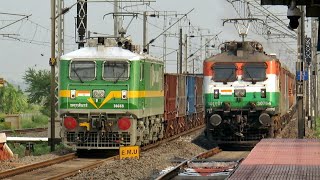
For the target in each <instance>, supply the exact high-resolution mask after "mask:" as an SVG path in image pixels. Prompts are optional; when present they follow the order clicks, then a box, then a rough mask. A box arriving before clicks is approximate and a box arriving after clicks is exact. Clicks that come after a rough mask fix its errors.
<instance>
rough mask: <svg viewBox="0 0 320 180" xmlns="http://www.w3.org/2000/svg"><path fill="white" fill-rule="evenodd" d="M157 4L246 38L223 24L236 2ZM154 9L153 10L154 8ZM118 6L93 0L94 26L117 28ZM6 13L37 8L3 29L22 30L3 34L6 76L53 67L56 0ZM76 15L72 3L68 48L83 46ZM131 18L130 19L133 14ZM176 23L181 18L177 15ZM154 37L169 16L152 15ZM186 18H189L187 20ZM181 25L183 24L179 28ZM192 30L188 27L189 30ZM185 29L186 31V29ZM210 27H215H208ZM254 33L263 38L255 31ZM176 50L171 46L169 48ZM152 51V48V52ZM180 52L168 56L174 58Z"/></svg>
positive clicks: (136, 32) (138, 38)
mask: <svg viewBox="0 0 320 180" xmlns="http://www.w3.org/2000/svg"><path fill="white" fill-rule="evenodd" d="M74 2H76V1H75V0H65V6H66V7H67V6H70V5H72V4H73V3H74ZM134 4H135V3H127V4H123V6H124V5H127V6H128V5H134ZM151 7H152V8H154V9H155V10H158V11H176V12H177V13H186V12H188V11H190V10H191V9H192V8H194V10H193V11H192V12H191V13H190V14H189V15H188V18H189V19H191V24H192V25H193V26H195V27H201V28H202V29H205V30H204V31H203V34H207V33H210V34H216V33H219V32H220V31H222V33H221V34H220V35H219V39H220V40H223V41H224V40H240V38H239V37H238V34H237V31H236V29H235V27H234V26H233V25H231V24H226V25H225V26H222V19H225V18H235V17H236V13H235V11H234V10H233V8H232V6H231V5H230V4H229V3H228V2H227V1H226V0H198V1H195V0H157V2H153V3H151ZM145 9H146V8H145V6H140V7H139V8H138V7H137V6H133V7H128V8H127V10H128V11H132V10H135V11H136V10H141V11H143V10H145ZM148 10H151V9H150V8H148ZM112 11H113V5H112V4H111V3H90V4H89V6H88V30H90V31H94V32H99V33H106V34H113V19H112V17H111V16H106V17H105V19H103V15H104V14H107V13H110V12H112ZM0 12H1V13H14V14H25V15H30V14H32V15H31V16H30V17H29V18H28V20H24V21H21V22H19V23H16V24H14V25H12V26H10V27H8V28H4V29H2V30H0V34H6V33H10V34H19V35H18V36H15V37H16V38H18V39H20V41H19V40H16V39H13V38H9V39H8V38H4V37H2V36H0V49H1V50H0V52H1V53H0V62H1V66H0V77H4V78H5V79H8V80H14V81H16V82H22V76H23V75H24V73H25V71H26V69H27V68H28V67H35V68H37V69H49V68H50V67H49V65H48V60H49V57H50V30H49V29H50V0H27V1H22V0H10V1H4V2H2V3H1V7H0ZM75 16H76V8H72V9H71V10H70V12H68V13H67V14H66V15H65V19H66V20H65V34H66V37H65V40H66V42H65V43H66V45H65V52H70V51H72V50H75V49H77V46H76V45H75V42H74V34H75V33H74V17H75ZM19 18H20V17H18V16H8V15H0V28H1V27H3V26H5V25H6V24H8V22H12V21H8V20H15V19H19ZM129 20H130V19H129ZM129 20H128V19H127V18H126V19H125V22H124V26H125V27H126V26H127V24H128V21H129ZM171 21H172V23H174V22H175V20H174V19H173V20H171ZM149 22H150V23H151V25H149V34H148V35H149V39H151V38H154V37H156V36H157V35H158V34H159V33H160V32H161V30H160V28H163V18H162V17H160V18H153V19H149ZM182 23H183V22H182ZM141 27H142V20H141V19H140V18H138V19H137V20H133V22H132V23H131V25H130V26H129V28H128V33H127V34H128V35H132V38H133V41H134V42H136V43H138V44H139V43H141V42H142V31H141ZM176 29H177V28H176ZM176 29H175V28H173V29H171V32H176ZM185 31H186V30H185ZM185 31H184V32H185ZM206 31H210V32H206ZM249 37H250V38H251V39H252V38H254V39H255V38H257V39H261V38H259V37H256V36H254V35H250V36H249ZM168 42H169V43H168V47H169V48H173V49H177V42H178V39H176V38H174V37H170V38H168ZM155 45H158V46H161V45H162V38H159V39H157V40H156V42H155ZM196 45H199V42H196V40H194V41H193V47H194V48H195V46H196ZM152 51H154V55H155V56H158V57H159V56H161V55H162V54H161V53H162V50H161V49H158V50H157V49H156V48H152ZM168 52H170V50H168ZM151 53H152V52H151ZM276 53H277V52H276ZM174 58H175V56H171V57H168V59H174ZM169 66H172V67H170V68H171V70H172V69H175V67H173V66H174V62H171V63H170V65H168V67H169Z"/></svg>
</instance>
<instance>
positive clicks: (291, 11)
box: [287, 0, 301, 30]
mask: <svg viewBox="0 0 320 180" xmlns="http://www.w3.org/2000/svg"><path fill="white" fill-rule="evenodd" d="M287 17H288V19H289V20H290V22H289V26H288V28H289V29H291V30H293V29H297V28H298V26H299V19H300V17H301V11H300V9H298V8H297V4H296V1H295V0H293V1H291V4H290V6H289V7H288V12H287Z"/></svg>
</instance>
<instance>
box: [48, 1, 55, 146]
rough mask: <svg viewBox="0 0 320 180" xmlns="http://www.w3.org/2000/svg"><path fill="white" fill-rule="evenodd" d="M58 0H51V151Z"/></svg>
mask: <svg viewBox="0 0 320 180" xmlns="http://www.w3.org/2000/svg"><path fill="white" fill-rule="evenodd" d="M55 17H56V0H51V58H50V61H49V64H50V66H51V83H50V100H51V102H50V103H51V106H50V112H51V113H50V127H51V128H50V148H51V152H52V151H54V150H55V142H54V139H55V94H54V91H55V75H56V72H55V65H56V59H55V57H56V50H55V42H56V39H55V37H56V18H55Z"/></svg>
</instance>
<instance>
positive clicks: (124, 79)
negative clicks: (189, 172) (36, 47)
mask: <svg viewBox="0 0 320 180" xmlns="http://www.w3.org/2000/svg"><path fill="white" fill-rule="evenodd" d="M105 42H107V41H106V40H105ZM106 44H107V43H106ZM123 44H124V45H125V46H122V45H121V43H118V46H114V45H111V46H108V45H105V44H104V43H101V44H99V45H97V44H95V43H91V45H90V46H89V47H85V48H82V49H79V50H76V51H74V52H71V53H68V54H66V55H63V56H62V57H61V59H60V62H59V111H60V113H59V114H60V117H61V125H62V127H61V133H60V135H61V138H62V142H63V143H64V144H65V145H67V146H71V147H73V148H75V149H118V148H119V147H120V146H129V145H139V146H140V145H146V144H149V143H153V142H155V141H157V140H159V139H162V138H166V137H169V136H172V135H175V134H179V133H181V132H183V131H185V130H188V129H190V128H192V127H195V126H198V125H200V124H204V121H203V119H204V118H203V116H204V115H203V114H204V113H203V108H202V110H201V107H202V106H200V105H198V106H197V104H196V99H197V97H198V96H200V100H199V102H198V103H201V104H202V91H200V92H198V91H199V90H198V91H197V90H196V89H197V88H195V85H196V83H195V81H196V79H199V80H197V81H199V82H201V86H202V77H195V76H193V75H177V74H164V69H163V68H164V64H163V61H161V60H159V59H156V58H153V57H151V56H149V55H148V54H144V53H142V54H140V53H135V52H133V51H131V49H130V48H131V47H132V46H131V45H130V46H128V44H126V43H123ZM189 79H191V80H189ZM188 80H189V81H190V83H193V85H191V84H190V87H191V88H190V89H191V90H190V91H194V92H188V91H187V90H186V87H187V83H188V82H189V81H188ZM178 88H180V89H182V90H181V91H178ZM187 95H192V98H191V97H190V98H187ZM197 95H198V96H197ZM191 99H194V100H192V101H191ZM165 104H166V105H165ZM190 107H195V108H192V109H191V110H190ZM196 107H200V110H199V111H200V112H199V113H197V112H198V111H196V109H197V108H196ZM177 109H178V110H177ZM188 112H190V113H188ZM199 117H201V119H200V118H199Z"/></svg>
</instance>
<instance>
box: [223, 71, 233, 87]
mask: <svg viewBox="0 0 320 180" xmlns="http://www.w3.org/2000/svg"><path fill="white" fill-rule="evenodd" d="M232 75H233V71H231V73H230V75H229V76H228V77H227V78H226V79H225V80H224V81H223V84H227V82H228V81H229V79H230V78H231V77H232Z"/></svg>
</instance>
